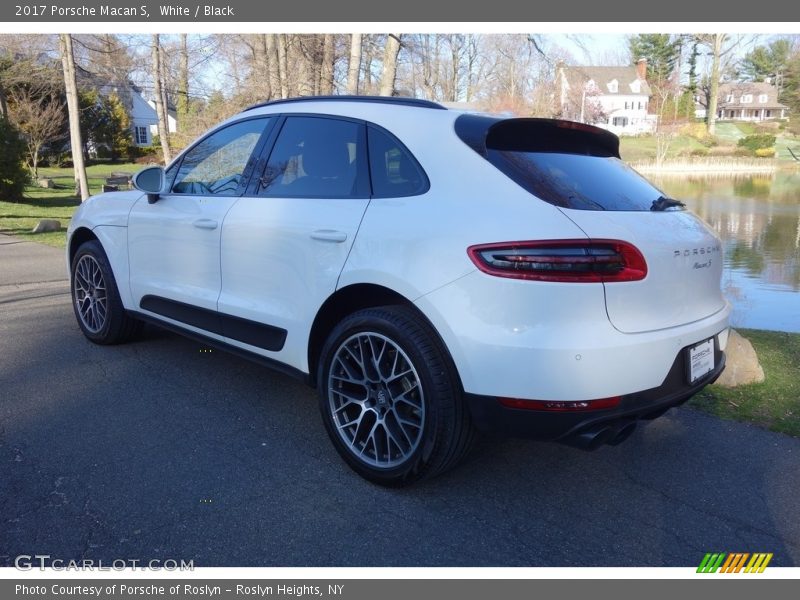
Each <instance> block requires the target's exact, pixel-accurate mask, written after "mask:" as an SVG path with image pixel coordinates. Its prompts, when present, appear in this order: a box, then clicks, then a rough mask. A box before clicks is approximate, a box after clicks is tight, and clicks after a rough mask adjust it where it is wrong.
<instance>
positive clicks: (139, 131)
mask: <svg viewBox="0 0 800 600" xmlns="http://www.w3.org/2000/svg"><path fill="white" fill-rule="evenodd" d="M133 133H134V137H135V138H136V144H137V145H138V146H147V144H148V140H147V127H139V126H138V125H137V126H136V127H134V128H133Z"/></svg>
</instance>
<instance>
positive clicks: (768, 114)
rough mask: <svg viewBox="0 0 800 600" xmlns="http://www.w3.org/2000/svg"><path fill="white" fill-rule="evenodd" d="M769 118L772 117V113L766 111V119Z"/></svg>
mask: <svg viewBox="0 0 800 600" xmlns="http://www.w3.org/2000/svg"><path fill="white" fill-rule="evenodd" d="M771 116H772V111H771V110H768V111H767V118H768V119H769V118H770V117H771Z"/></svg>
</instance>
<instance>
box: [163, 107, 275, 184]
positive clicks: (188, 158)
mask: <svg viewBox="0 0 800 600" xmlns="http://www.w3.org/2000/svg"><path fill="white" fill-rule="evenodd" d="M268 121H269V119H268V118H261V119H248V120H246V121H239V122H238V123H234V124H233V125H229V126H227V127H225V128H223V129H220V130H219V131H216V132H214V133H212V134H211V135H209V136H208V137H207V138H205V139H204V140H203V141H201V142H200V143H199V144H197V145H196V146H195V147H194V148H192V149H191V150H189V151H188V152H187V153H186V155H185V156H184V157H183V160H182V161H181V165H180V168H179V169H178V172H177V175H176V177H175V183H174V184H173V186H172V191H173V193H176V194H196V195H203V196H207V195H213V196H235V195H237V194H238V193H240V186H241V185H242V184H243V183H244V182H243V181H242V179H243V173H244V170H245V167H246V166H247V163H248V161H249V160H250V157H251V155H252V154H253V150H254V149H255V147H256V144H258V140H259V139H260V138H261V134H262V133H263V131H264V128H265V127H266V125H267V122H268Z"/></svg>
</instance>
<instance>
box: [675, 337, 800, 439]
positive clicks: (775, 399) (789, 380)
mask: <svg viewBox="0 0 800 600" xmlns="http://www.w3.org/2000/svg"><path fill="white" fill-rule="evenodd" d="M738 331H739V333H741V334H742V335H743V336H744V337H746V338H747V339H749V340H750V342H751V343H752V344H753V347H754V348H755V350H756V354H758V359H759V361H760V362H761V366H762V367H763V369H764V381H763V382H762V383H752V384H749V385H743V386H739V387H736V388H731V389H726V388H722V387H720V386H717V385H712V386H708V387H707V388H705V389H704V390H703V391H702V392H700V393H699V394H697V395H696V396H695V397H694V398H692V400H691V401H690V403H689V405H690V406H694V407H695V408H699V409H700V410H703V411H705V412H708V413H711V414H713V415H717V416H719V417H723V418H725V419H735V420H736V421H749V422H751V423H755V424H756V425H760V426H761V427H765V428H767V429H771V430H772V431H780V432H782V433H788V434H789V435H793V436H795V437H800V334H798V333H783V332H777V331H761V330H755V329H740V330H738Z"/></svg>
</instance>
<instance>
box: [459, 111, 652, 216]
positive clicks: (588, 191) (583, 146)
mask: <svg viewBox="0 0 800 600" xmlns="http://www.w3.org/2000/svg"><path fill="white" fill-rule="evenodd" d="M456 133H457V134H458V135H459V137H461V139H462V140H463V141H464V142H465V143H466V144H468V145H469V146H470V147H472V148H473V149H474V150H475V151H476V152H478V153H479V154H481V155H482V156H484V158H486V160H488V161H489V162H490V163H492V164H493V165H494V166H495V167H497V168H498V169H499V170H500V171H502V172H503V173H504V174H505V175H507V176H508V177H509V178H510V179H512V180H513V181H515V182H516V183H517V184H519V185H520V186H522V187H523V188H524V189H526V190H527V191H528V192H530V193H531V194H533V195H535V196H537V197H538V198H541V199H542V200H544V201H545V202H549V203H550V204H554V205H556V206H560V207H563V208H573V209H578V210H617V211H645V210H647V211H649V210H650V209H651V207H652V206H653V202H654V201H657V200H659V198H662V197H664V194H663V192H661V190H659V189H658V188H656V187H655V186H654V185H653V184H651V183H650V182H649V181H647V180H646V179H645V178H644V177H642V176H641V175H639V174H638V173H637V172H636V171H634V170H633V169H631V168H630V167H629V166H627V165H626V164H625V163H623V162H622V161H621V160H620V158H619V140H618V139H617V137H616V136H615V135H613V134H611V133H610V132H608V131H604V130H602V129H598V128H595V127H591V126H586V125H582V124H576V123H569V122H565V121H554V120H549V119H490V118H486V117H479V116H472V115H464V116H462V117H459V119H457V120H456Z"/></svg>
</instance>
